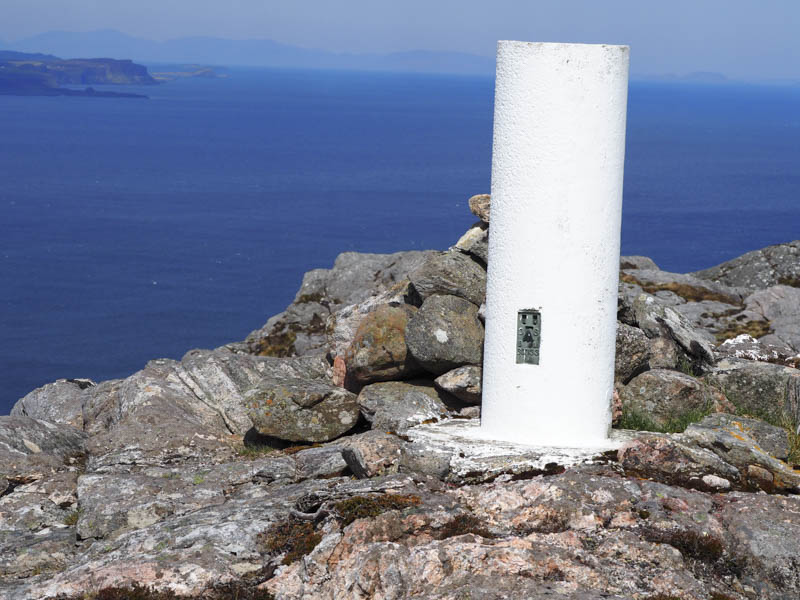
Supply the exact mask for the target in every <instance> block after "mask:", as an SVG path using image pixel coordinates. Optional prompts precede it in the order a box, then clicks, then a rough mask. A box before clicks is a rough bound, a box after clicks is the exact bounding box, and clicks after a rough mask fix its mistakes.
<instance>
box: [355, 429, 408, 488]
mask: <svg viewBox="0 0 800 600" xmlns="http://www.w3.org/2000/svg"><path fill="white" fill-rule="evenodd" d="M407 445H408V443H407V442H404V441H403V440H401V439H400V438H398V437H397V436H396V435H391V434H388V433H385V432H383V431H377V430H374V429H373V430H372V431H367V432H366V433H362V434H359V435H354V436H352V437H351V438H350V439H348V440H347V442H346V444H345V446H344V447H343V449H342V457H343V458H344V460H345V462H346V463H347V466H348V467H350V470H351V471H352V472H353V474H354V475H355V476H356V477H358V478H359V479H364V478H368V477H378V476H381V475H388V474H391V473H397V472H398V470H399V469H400V462H401V460H402V458H403V449H404V447H405V446H407Z"/></svg>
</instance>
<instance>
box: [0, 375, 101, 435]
mask: <svg viewBox="0 0 800 600" xmlns="http://www.w3.org/2000/svg"><path fill="white" fill-rule="evenodd" d="M94 386H95V383H94V382H93V381H91V380H90V379H59V380H58V381H55V382H53V383H48V384H47V385H44V386H42V387H40V388H36V389H35V390H33V391H32V392H31V393H29V394H27V395H26V396H25V397H24V398H21V399H19V400H17V402H16V404H14V406H13V407H12V408H11V415H12V416H17V417H31V418H32V419H40V420H42V421H50V422H51V423H61V424H62V425H72V426H74V427H77V428H78V429H82V428H83V400H84V397H85V396H88V395H89V394H90V393H91V388H93V387H94Z"/></svg>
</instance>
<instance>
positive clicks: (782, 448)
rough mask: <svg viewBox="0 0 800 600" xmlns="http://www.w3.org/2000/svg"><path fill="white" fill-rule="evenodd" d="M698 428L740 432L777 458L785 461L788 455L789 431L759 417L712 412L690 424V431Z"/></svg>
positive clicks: (688, 432) (689, 432)
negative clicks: (752, 417)
mask: <svg viewBox="0 0 800 600" xmlns="http://www.w3.org/2000/svg"><path fill="white" fill-rule="evenodd" d="M700 429H724V430H727V431H729V432H732V433H734V434H739V433H742V434H745V435H747V436H748V437H750V438H751V439H752V440H753V441H754V442H755V443H756V444H757V446H758V448H760V449H761V450H763V451H764V452H767V453H768V454H770V455H771V456H774V457H775V458H777V459H778V460H784V461H785V460H786V458H787V457H788V456H789V449H790V447H789V433H788V432H787V431H786V429H784V428H783V427H776V426H775V425H770V424H769V423H766V422H765V421H762V420H760V419H751V418H749V417H743V416H741V415H732V414H729V413H714V414H711V415H708V416H707V417H704V418H703V420H702V421H699V422H698V423H693V424H692V425H691V431H698V430H700ZM691 431H689V430H688V429H687V431H686V433H687V434H691Z"/></svg>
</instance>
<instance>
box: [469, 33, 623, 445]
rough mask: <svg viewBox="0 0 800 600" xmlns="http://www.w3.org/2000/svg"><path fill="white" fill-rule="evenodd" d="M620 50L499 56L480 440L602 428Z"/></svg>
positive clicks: (617, 181)
mask: <svg viewBox="0 0 800 600" xmlns="http://www.w3.org/2000/svg"><path fill="white" fill-rule="evenodd" d="M628 61H629V53H628V47H627V46H607V45H589V44H545V43H527V42H512V41H501V42H499V43H498V46H497V83H496V89H495V112H494V147H493V156H492V186H491V192H492V217H491V218H492V224H491V236H490V239H489V269H488V280H487V296H486V341H485V346H484V362H483V367H484V369H483V408H482V417H481V435H482V436H486V437H492V438H495V439H499V440H508V441H513V442H519V443H523V444H533V445H548V446H561V447H585V446H594V445H602V444H603V443H604V442H605V441H606V440H607V439H608V432H609V428H610V426H611V395H612V391H613V381H614V351H615V328H616V312H617V281H618V275H619V272H618V271H619V251H620V250H619V246H620V222H621V212H622V176H623V164H624V159H625V118H626V108H627V95H628Z"/></svg>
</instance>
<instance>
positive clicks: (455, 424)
mask: <svg viewBox="0 0 800 600" xmlns="http://www.w3.org/2000/svg"><path fill="white" fill-rule="evenodd" d="M636 433H638V432H633V431H617V430H612V432H611V436H610V438H609V439H608V440H606V441H605V443H603V444H601V445H597V446H591V447H583V448H557V447H552V446H534V445H528V444H519V443H516V442H509V441H505V440H497V439H491V438H489V437H486V432H485V431H484V430H482V429H481V427H480V423H479V422H478V421H477V420H472V419H470V420H466V419H450V420H446V421H440V422H439V423H434V424H429V425H419V426H417V427H412V428H411V429H409V430H408V431H406V436H407V437H408V438H410V439H411V441H413V442H414V444H415V446H418V447H422V448H423V449H424V452H426V453H431V454H432V455H433V454H435V455H438V456H439V457H440V458H442V459H443V460H444V459H448V458H449V463H450V474H449V475H448V479H451V480H452V481H454V482H473V483H479V482H484V481H492V480H495V479H502V478H503V477H507V478H509V479H514V478H519V477H521V476H533V475H537V474H539V473H555V472H559V471H560V470H562V469H563V468H566V467H570V466H573V465H577V464H584V463H590V464H591V463H599V462H606V461H607V460H608V458H607V457H606V456H604V453H606V452H609V451H615V450H617V449H619V447H620V446H622V444H624V443H625V442H626V441H629V440H631V439H633V438H634V437H636ZM537 472H538V473H537Z"/></svg>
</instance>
